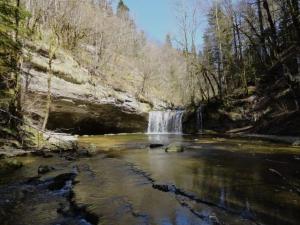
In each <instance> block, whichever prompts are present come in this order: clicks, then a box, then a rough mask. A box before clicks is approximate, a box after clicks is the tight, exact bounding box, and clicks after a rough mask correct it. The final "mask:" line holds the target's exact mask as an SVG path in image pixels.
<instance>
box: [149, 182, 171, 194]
mask: <svg viewBox="0 0 300 225" xmlns="http://www.w3.org/2000/svg"><path fill="white" fill-rule="evenodd" d="M152 187H153V188H154V189H157V190H160V191H163V192H169V191H170V190H169V186H168V185H166V184H153V185H152Z"/></svg>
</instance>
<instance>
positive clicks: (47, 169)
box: [38, 165, 55, 174]
mask: <svg viewBox="0 0 300 225" xmlns="http://www.w3.org/2000/svg"><path fill="white" fill-rule="evenodd" d="M53 170H55V168H54V167H52V166H48V165H41V166H39V168H38V174H46V173H49V172H51V171H53Z"/></svg>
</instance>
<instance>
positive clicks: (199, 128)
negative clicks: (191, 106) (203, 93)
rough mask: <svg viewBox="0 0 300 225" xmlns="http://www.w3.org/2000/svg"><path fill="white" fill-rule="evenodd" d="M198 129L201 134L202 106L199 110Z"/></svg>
mask: <svg viewBox="0 0 300 225" xmlns="http://www.w3.org/2000/svg"><path fill="white" fill-rule="evenodd" d="M197 129H198V132H199V133H202V131H203V117H202V106H199V107H198V109H197Z"/></svg>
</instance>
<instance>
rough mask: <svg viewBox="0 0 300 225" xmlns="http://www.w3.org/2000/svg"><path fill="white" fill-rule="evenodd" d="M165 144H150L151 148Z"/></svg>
mask: <svg viewBox="0 0 300 225" xmlns="http://www.w3.org/2000/svg"><path fill="white" fill-rule="evenodd" d="M163 146H164V145H163V144H150V145H149V148H160V147H163Z"/></svg>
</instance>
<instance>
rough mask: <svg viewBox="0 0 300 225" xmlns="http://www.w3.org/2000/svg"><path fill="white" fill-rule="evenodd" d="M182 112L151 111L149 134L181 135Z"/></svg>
mask: <svg viewBox="0 0 300 225" xmlns="http://www.w3.org/2000/svg"><path fill="white" fill-rule="evenodd" d="M183 112H184V111H182V110H176V111H171V110H169V111H152V112H150V113H149V122H148V133H149V134H181V133H182V117H183Z"/></svg>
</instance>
